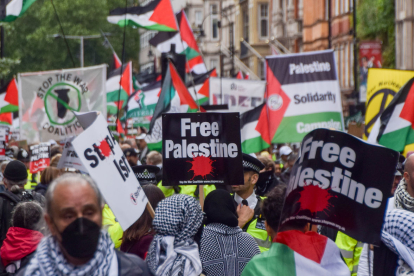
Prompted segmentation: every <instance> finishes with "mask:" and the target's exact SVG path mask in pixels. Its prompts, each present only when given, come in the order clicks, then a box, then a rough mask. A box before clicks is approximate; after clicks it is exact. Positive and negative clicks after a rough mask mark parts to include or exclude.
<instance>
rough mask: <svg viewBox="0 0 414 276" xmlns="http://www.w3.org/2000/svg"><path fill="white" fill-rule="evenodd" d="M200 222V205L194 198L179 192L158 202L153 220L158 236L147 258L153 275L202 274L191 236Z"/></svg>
mask: <svg viewBox="0 0 414 276" xmlns="http://www.w3.org/2000/svg"><path fill="white" fill-rule="evenodd" d="M202 221H203V212H202V210H201V206H200V204H199V203H198V202H197V201H196V200H195V199H194V198H193V197H190V196H187V195H183V194H178V195H174V196H171V197H168V198H166V199H164V200H163V201H161V202H160V203H158V207H157V209H156V211H155V217H154V220H153V222H152V225H153V227H154V230H155V231H156V233H157V235H155V237H154V239H153V241H152V243H151V245H150V248H149V251H148V255H147V259H146V261H147V263H148V266H149V269H150V270H151V272H152V273H153V274H154V275H156V276H184V275H185V276H193V275H194V276H195V275H197V276H198V275H200V274H201V272H202V268H201V261H200V256H199V251H198V245H197V243H195V241H194V235H195V234H196V233H197V231H198V229H199V228H200V226H201V224H202Z"/></svg>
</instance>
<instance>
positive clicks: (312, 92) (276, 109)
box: [266, 50, 344, 144]
mask: <svg viewBox="0 0 414 276" xmlns="http://www.w3.org/2000/svg"><path fill="white" fill-rule="evenodd" d="M335 68H336V65H335V59H334V52H333V50H327V51H320V52H309V53H300V54H291V55H280V56H271V57H267V58H266V80H267V109H266V111H267V117H268V118H269V119H268V120H269V133H270V141H269V142H268V144H270V143H292V142H300V141H302V139H303V137H305V135H306V134H308V133H309V132H311V131H312V130H314V129H317V128H334V129H336V130H343V129H344V128H343V118H342V104H341V91H340V88H339V83H338V76H337V73H336V69H335Z"/></svg>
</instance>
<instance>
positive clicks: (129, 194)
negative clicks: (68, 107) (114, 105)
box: [72, 112, 148, 230]
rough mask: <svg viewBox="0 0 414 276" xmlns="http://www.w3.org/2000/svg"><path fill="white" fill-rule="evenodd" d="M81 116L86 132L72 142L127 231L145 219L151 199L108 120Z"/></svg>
mask: <svg viewBox="0 0 414 276" xmlns="http://www.w3.org/2000/svg"><path fill="white" fill-rule="evenodd" d="M77 116H79V122H81V125H82V126H83V127H84V128H85V131H84V132H82V133H81V134H80V135H79V136H77V137H76V138H75V139H74V140H73V141H72V145H73V148H74V150H75V152H76V154H77V155H78V157H79V159H80V161H81V163H82V164H83V166H84V167H85V168H86V171H87V172H88V173H89V175H90V176H91V177H92V178H93V179H94V180H95V181H96V183H97V185H98V187H99V190H100V191H101V193H102V195H103V196H104V198H105V200H106V202H107V203H108V205H109V207H110V208H111V210H112V211H113V213H114V214H115V216H116V218H117V220H118V221H119V223H120V225H121V227H122V229H123V230H126V229H127V228H128V227H129V226H131V225H132V224H133V223H134V222H135V221H136V220H137V219H138V218H139V217H140V216H141V214H142V212H143V211H144V210H145V207H146V204H147V202H148V199H147V197H146V195H145V193H144V192H143V191H142V188H141V185H140V184H139V182H138V180H137V179H136V177H135V175H134V173H133V171H132V169H131V167H130V166H129V164H128V161H127V160H126V158H125V156H124V154H123V152H122V150H121V148H120V147H119V144H118V142H117V141H116V140H115V138H114V137H113V135H112V133H111V131H110V130H109V128H108V125H107V122H106V120H105V118H104V116H103V115H102V114H99V115H98V113H96V112H89V113H86V114H77ZM93 118H95V120H94V121H93V122H92V123H91V121H92V120H91V119H93Z"/></svg>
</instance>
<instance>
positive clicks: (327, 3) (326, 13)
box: [325, 0, 330, 20]
mask: <svg viewBox="0 0 414 276" xmlns="http://www.w3.org/2000/svg"><path fill="white" fill-rule="evenodd" d="M329 1H330V0H325V20H329Z"/></svg>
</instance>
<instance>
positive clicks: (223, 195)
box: [204, 190, 239, 227]
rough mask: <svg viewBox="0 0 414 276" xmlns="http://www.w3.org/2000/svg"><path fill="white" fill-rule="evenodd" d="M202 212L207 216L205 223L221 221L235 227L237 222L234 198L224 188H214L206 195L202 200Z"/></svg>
mask: <svg viewBox="0 0 414 276" xmlns="http://www.w3.org/2000/svg"><path fill="white" fill-rule="evenodd" d="M204 212H205V213H206V216H207V219H206V222H205V224H206V225H207V224H210V223H221V224H224V225H227V226H230V227H236V226H237V225H238V224H239V222H238V220H237V212H236V205H235V204H234V200H233V198H232V197H231V195H230V194H229V192H227V191H225V190H215V191H212V192H211V193H209V194H208V195H207V197H206V199H205V200H204Z"/></svg>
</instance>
